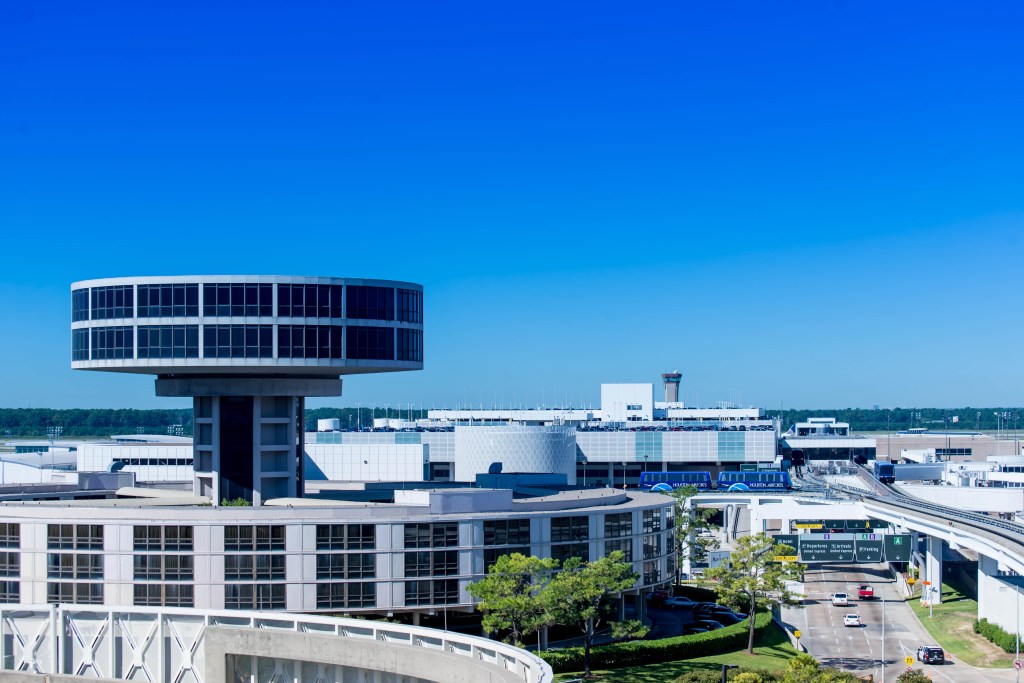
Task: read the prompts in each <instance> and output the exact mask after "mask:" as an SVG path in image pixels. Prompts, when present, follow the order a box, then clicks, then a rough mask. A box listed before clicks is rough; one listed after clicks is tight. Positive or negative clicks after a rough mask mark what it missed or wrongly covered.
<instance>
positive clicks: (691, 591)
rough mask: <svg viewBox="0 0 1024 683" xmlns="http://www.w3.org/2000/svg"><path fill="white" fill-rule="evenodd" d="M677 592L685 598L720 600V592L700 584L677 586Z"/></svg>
mask: <svg viewBox="0 0 1024 683" xmlns="http://www.w3.org/2000/svg"><path fill="white" fill-rule="evenodd" d="M675 594H676V595H681V596H683V597H684V598H690V599H691V600H693V601H695V602H717V601H718V593H716V592H715V591H713V590H711V589H710V588H701V587H700V586H685V585H682V586H676V587H675Z"/></svg>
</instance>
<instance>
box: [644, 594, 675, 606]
mask: <svg viewBox="0 0 1024 683" xmlns="http://www.w3.org/2000/svg"><path fill="white" fill-rule="evenodd" d="M644 597H646V598H647V602H648V603H649V604H650V605H651V607H661V606H662V605H664V604H665V600H667V599H668V597H669V592H668V591H652V592H650V593H648V594H647V595H646V596H644Z"/></svg>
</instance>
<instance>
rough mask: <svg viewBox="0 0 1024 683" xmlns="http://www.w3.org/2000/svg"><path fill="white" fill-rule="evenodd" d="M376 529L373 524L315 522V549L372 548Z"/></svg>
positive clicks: (375, 539) (374, 542)
mask: <svg viewBox="0 0 1024 683" xmlns="http://www.w3.org/2000/svg"><path fill="white" fill-rule="evenodd" d="M376 542H377V529H376V527H375V526H374V525H373V524H317V525H316V549H317V550H373V548H374V547H375V546H376Z"/></svg>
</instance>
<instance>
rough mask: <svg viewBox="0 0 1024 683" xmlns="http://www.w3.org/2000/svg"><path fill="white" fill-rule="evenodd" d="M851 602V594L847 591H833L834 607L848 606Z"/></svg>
mask: <svg viewBox="0 0 1024 683" xmlns="http://www.w3.org/2000/svg"><path fill="white" fill-rule="evenodd" d="M849 604H850V596H849V595H847V594H846V593H833V594H832V605H833V607H848V606H849Z"/></svg>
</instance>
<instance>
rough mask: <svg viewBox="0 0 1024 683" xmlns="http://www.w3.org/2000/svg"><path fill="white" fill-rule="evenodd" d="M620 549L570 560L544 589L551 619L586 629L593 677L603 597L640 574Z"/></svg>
mask: <svg viewBox="0 0 1024 683" xmlns="http://www.w3.org/2000/svg"><path fill="white" fill-rule="evenodd" d="M625 557H626V556H625V554H624V553H623V552H622V551H621V550H616V551H614V552H613V553H611V554H610V555H607V556H605V557H602V558H601V559H600V560H595V561H593V562H587V563H584V562H582V561H581V560H580V558H578V557H572V558H569V559H568V560H566V562H565V564H564V565H563V566H562V571H560V572H558V574H556V575H555V578H554V579H552V580H551V583H550V584H548V586H547V588H546V589H545V590H544V591H543V592H541V594H540V595H541V602H542V603H543V604H544V610H545V612H546V614H547V616H548V619H549V620H550V622H551V623H556V624H578V625H579V626H580V628H581V629H582V631H583V670H584V675H585V676H586V677H587V678H590V648H591V646H592V645H593V644H594V631H595V629H596V627H597V625H598V624H599V623H600V621H601V611H600V607H601V601H602V600H603V599H604V598H606V597H607V596H609V595H612V594H614V593H621V592H622V591H625V590H629V589H630V588H632V587H633V585H634V584H635V583H636V582H637V579H639V578H640V575H639V574H637V573H636V572H634V571H633V563H632V562H626V561H625Z"/></svg>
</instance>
